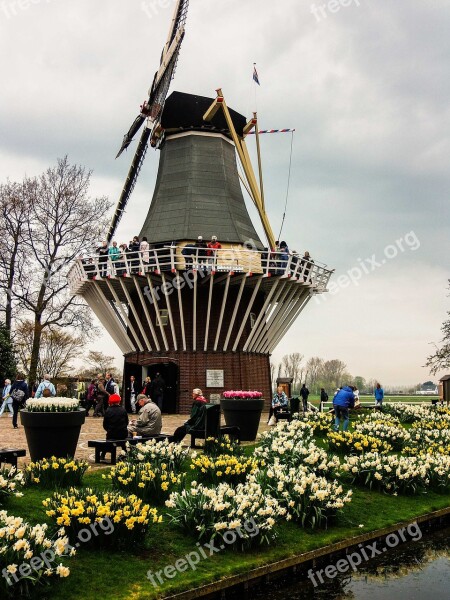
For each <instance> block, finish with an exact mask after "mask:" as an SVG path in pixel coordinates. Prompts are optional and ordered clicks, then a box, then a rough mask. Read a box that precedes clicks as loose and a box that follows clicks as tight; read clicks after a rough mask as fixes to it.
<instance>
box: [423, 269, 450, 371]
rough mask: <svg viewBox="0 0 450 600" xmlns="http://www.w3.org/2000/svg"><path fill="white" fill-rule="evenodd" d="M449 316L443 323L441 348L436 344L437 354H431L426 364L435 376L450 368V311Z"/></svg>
mask: <svg viewBox="0 0 450 600" xmlns="http://www.w3.org/2000/svg"><path fill="white" fill-rule="evenodd" d="M449 283H450V279H449ZM447 315H448V317H449V318H448V319H447V321H444V322H443V324H442V327H441V331H442V333H443V337H442V340H441V346H440V347H439V346H437V345H436V344H434V347H435V353H434V354H431V355H430V356H429V357H428V358H427V362H426V363H425V366H426V367H429V369H430V373H432V374H433V375H436V373H438V372H439V371H442V370H444V369H449V368H450V311H448V313H447Z"/></svg>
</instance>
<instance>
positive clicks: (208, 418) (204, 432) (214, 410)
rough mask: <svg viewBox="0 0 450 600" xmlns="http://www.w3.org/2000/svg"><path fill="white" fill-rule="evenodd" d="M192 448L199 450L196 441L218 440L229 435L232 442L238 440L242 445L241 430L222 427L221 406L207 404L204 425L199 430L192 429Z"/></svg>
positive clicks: (190, 432) (190, 433)
mask: <svg viewBox="0 0 450 600" xmlns="http://www.w3.org/2000/svg"><path fill="white" fill-rule="evenodd" d="M189 435H190V436H191V448H197V444H196V440H198V439H200V440H206V439H208V438H210V437H211V438H218V437H221V436H224V435H228V436H229V438H230V439H231V440H237V442H238V443H241V430H240V428H239V427H225V426H224V427H221V426H220V404H205V406H204V425H203V427H201V428H199V429H191V430H190V431H189Z"/></svg>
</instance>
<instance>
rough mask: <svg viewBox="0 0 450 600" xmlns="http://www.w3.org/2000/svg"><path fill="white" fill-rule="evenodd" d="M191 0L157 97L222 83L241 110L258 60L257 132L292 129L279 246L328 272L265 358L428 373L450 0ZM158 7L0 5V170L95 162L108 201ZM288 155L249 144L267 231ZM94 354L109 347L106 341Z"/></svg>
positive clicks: (438, 315)
mask: <svg viewBox="0 0 450 600" xmlns="http://www.w3.org/2000/svg"><path fill="white" fill-rule="evenodd" d="M190 4H191V5H190V9H189V17H188V23H187V34H186V38H185V40H184V43H183V48H182V54H181V58H180V61H179V65H178V70H177V73H176V78H175V80H174V82H173V83H172V88H171V89H172V90H180V91H184V92H190V93H197V94H201V95H210V96H214V90H215V89H216V88H217V87H219V86H220V87H222V88H223V90H224V93H225V95H226V98H227V101H228V104H229V105H230V106H232V107H233V108H235V109H237V110H239V111H240V112H242V113H243V114H246V115H250V112H251V111H252V110H253V109H254V108H255V86H254V84H253V82H252V64H253V62H256V63H257V66H258V70H259V76H260V81H261V87H260V88H258V89H257V96H256V103H257V109H258V112H259V117H260V125H261V127H263V128H282V127H290V128H295V129H296V134H295V136H294V145H293V148H294V150H293V163H292V178H291V187H290V195H289V201H288V211H287V218H286V222H285V225H284V229H283V232H282V235H281V238H282V239H285V240H287V241H288V243H289V245H290V247H291V248H293V249H296V250H298V251H304V250H306V249H307V250H309V251H310V253H311V255H312V256H313V257H314V258H316V259H317V260H319V261H322V262H324V263H327V264H328V265H330V266H331V267H333V268H335V269H336V274H335V277H334V282H335V286H334V287H333V288H332V289H331V293H330V294H328V295H327V296H326V298H323V299H321V300H320V301H318V302H316V301H314V300H313V301H312V302H311V303H310V304H309V306H308V307H307V309H306V310H305V311H304V312H303V313H302V315H301V317H300V318H299V319H298V321H297V322H296V324H295V326H293V327H292V329H291V330H290V332H289V333H288V335H287V336H286V337H285V338H284V340H283V341H282V342H281V344H280V345H279V347H278V349H277V350H276V352H275V355H274V359H275V361H277V360H279V359H280V358H281V356H282V355H283V354H285V353H288V352H293V351H299V352H301V353H303V354H304V355H305V356H306V357H310V356H316V355H317V356H321V357H324V358H327V359H329V358H339V359H341V360H343V361H345V362H346V363H347V365H348V368H349V370H350V372H351V373H353V374H354V375H362V376H364V377H366V378H377V379H380V380H381V381H382V382H383V383H384V384H385V385H388V384H399V385H404V384H409V383H417V382H419V381H424V380H426V379H428V378H429V377H428V372H427V370H426V369H424V368H422V365H423V364H424V361H425V357H426V356H427V354H428V353H429V352H430V350H431V346H430V345H429V344H430V342H431V341H433V340H434V341H438V340H439V335H440V326H441V323H442V321H443V319H444V317H445V314H446V311H447V310H448V309H449V305H450V303H449V299H448V297H447V296H446V287H447V279H448V277H449V276H450V275H449V266H450V264H449V263H450V258H449V257H450V242H449V223H450V208H449V198H448V193H449V188H450V185H449V184H450V169H449V156H450V138H449V132H450V103H449V98H450V89H449V88H450V78H449V75H448V74H449V68H450V36H449V35H448V31H449V27H450V5H449V3H448V1H446V0H433V1H432V2H431V1H430V0H414V2H411V0H396V1H395V2H393V1H392V0H336V2H335V0H333V1H332V2H328V3H325V2H323V1H319V2H317V3H311V2H310V1H309V0H282V1H281V2H271V1H269V0H245V2H243V1H242V0H222V1H221V2H214V1H212V0H191V3H190ZM172 10H173V1H169V0H159V1H158V0H128V1H127V2H123V0H122V1H119V0H95V2H93V1H92V0H90V1H88V0H40V1H39V0H21V1H20V2H18V1H16V0H2V1H1V2H0V31H1V35H0V66H1V74H2V85H1V88H0V164H1V180H2V181H5V180H6V178H10V179H12V180H20V179H21V178H22V177H23V176H24V175H25V174H27V175H35V174H38V173H40V172H41V171H43V170H44V169H45V168H47V167H48V166H49V165H52V164H54V163H55V161H56V158H57V157H61V156H63V155H64V154H68V155H69V158H70V160H71V161H72V162H77V163H81V164H83V165H85V166H87V167H89V168H91V169H93V171H94V174H93V178H92V194H93V195H103V194H106V195H108V196H109V197H110V198H111V200H113V201H114V203H115V202H116V201H117V198H118V196H119V194H120V191H121V187H122V183H123V180H124V177H125V175H126V173H127V171H128V168H129V161H130V160H131V156H132V154H131V153H130V152H129V153H128V155H123V156H122V157H121V158H120V159H119V160H117V161H116V160H115V159H114V157H115V154H116V152H117V150H118V147H119V146H120V142H121V140H122V136H123V134H124V133H125V131H126V130H127V129H128V127H129V125H130V124H131V122H132V120H133V119H134V117H135V116H136V115H137V113H138V108H139V105H140V104H141V103H142V101H143V100H144V99H146V98H147V90H148V87H149V85H150V83H151V81H152V78H153V73H154V72H155V70H156V68H157V66H158V62H159V56H160V52H161V48H162V45H163V43H164V42H165V39H166V35H167V30H168V26H169V22H170V19H171V16H172ZM289 147H290V136H289V135H271V136H266V137H265V138H264V139H263V160H264V171H265V187H266V201H267V204H268V212H269V218H270V220H271V222H272V224H273V229H274V231H275V233H276V235H277V233H278V231H279V229H280V224H281V218H282V213H283V206H284V201H285V196H286V186H287V172H288V162H289ZM157 162H158V155H157V153H156V152H153V151H152V152H149V154H148V157H147V161H146V164H145V166H144V169H143V171H142V173H141V177H140V180H139V183H138V186H137V188H136V190H135V193H134V195H133V198H132V201H131V202H130V204H129V208H128V212H127V214H126V216H125V217H124V219H123V221H122V223H121V225H120V228H119V231H118V235H117V237H118V239H119V242H120V241H121V240H128V239H129V238H130V236H131V235H133V234H135V233H137V232H139V230H140V228H141V224H142V218H143V215H144V214H145V213H146V212H147V207H148V204H149V201H150V199H151V195H152V191H153V186H154V182H155V176H156V169H157ZM250 212H251V214H252V217H253V219H254V222H255V224H256V223H257V217H256V215H255V214H254V212H253V211H252V210H251V208H250ZM258 227H259V223H258ZM259 230H261V228H260V227H259ZM261 235H262V234H261ZM96 347H98V348H100V349H102V350H103V351H105V352H108V353H112V350H111V349H112V348H113V347H114V344H113V342H112V340H111V339H110V338H109V337H108V335H107V334H105V336H103V338H102V339H101V340H99V342H98V344H96ZM114 354H115V355H116V356H117V358H118V360H117V362H118V364H121V361H120V360H119V357H120V352H119V350H118V349H117V348H116V349H115V350H114Z"/></svg>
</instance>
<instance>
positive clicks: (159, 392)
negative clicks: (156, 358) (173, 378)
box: [149, 373, 166, 412]
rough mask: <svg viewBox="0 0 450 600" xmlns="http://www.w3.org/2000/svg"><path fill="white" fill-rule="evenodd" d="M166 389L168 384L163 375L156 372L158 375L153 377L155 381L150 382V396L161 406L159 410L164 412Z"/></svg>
mask: <svg viewBox="0 0 450 600" xmlns="http://www.w3.org/2000/svg"><path fill="white" fill-rule="evenodd" d="M165 389H166V384H165V382H164V379H163V378H162V377H161V375H160V374H159V373H156V377H154V378H153V381H152V382H151V383H150V390H149V392H150V398H151V399H152V400H153V402H154V403H155V404H156V405H157V406H158V407H159V410H160V411H161V412H162V408H163V399H164V390H165Z"/></svg>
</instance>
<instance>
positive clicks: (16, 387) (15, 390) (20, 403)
mask: <svg viewBox="0 0 450 600" xmlns="http://www.w3.org/2000/svg"><path fill="white" fill-rule="evenodd" d="M9 395H10V396H11V398H12V401H13V402H12V405H13V420H12V424H13V427H14V429H18V425H17V415H18V414H19V409H20V408H23V407H24V405H25V401H26V400H28V398H29V397H30V392H29V390H28V385H27V384H26V382H25V376H24V375H23V373H17V377H16V380H15V382H14V383H13V384H12V386H11V390H10V392H9Z"/></svg>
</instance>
